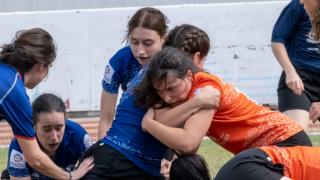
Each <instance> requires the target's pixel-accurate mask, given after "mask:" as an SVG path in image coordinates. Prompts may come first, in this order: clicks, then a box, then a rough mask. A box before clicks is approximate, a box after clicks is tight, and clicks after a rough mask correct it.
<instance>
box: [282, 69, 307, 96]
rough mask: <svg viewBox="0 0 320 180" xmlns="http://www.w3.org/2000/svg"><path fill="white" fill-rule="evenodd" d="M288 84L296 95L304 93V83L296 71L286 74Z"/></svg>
mask: <svg viewBox="0 0 320 180" xmlns="http://www.w3.org/2000/svg"><path fill="white" fill-rule="evenodd" d="M286 84H287V86H288V87H289V88H290V89H291V90H292V91H293V92H294V93H295V94H296V95H301V94H302V92H303V91H304V85H303V82H302V80H301V78H300V76H299V75H298V73H297V72H296V71H294V72H290V73H288V74H286Z"/></svg>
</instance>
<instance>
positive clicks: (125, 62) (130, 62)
mask: <svg viewBox="0 0 320 180" xmlns="http://www.w3.org/2000/svg"><path fill="white" fill-rule="evenodd" d="M140 69H141V65H140V63H139V62H138V61H137V60H136V58H135V57H134V56H133V54H132V51H131V49H130V47H124V48H122V49H120V50H119V51H118V52H117V53H116V54H115V55H114V56H113V57H112V58H111V59H110V60H109V62H108V64H107V65H106V68H105V72H104V77H103V80H102V87H103V89H104V90H105V91H106V92H108V93H118V90H119V87H120V86H121V88H122V90H123V91H126V90H127V83H128V82H129V81H130V80H131V79H132V78H133V77H135V75H136V74H137V73H138V72H139V70H140Z"/></svg>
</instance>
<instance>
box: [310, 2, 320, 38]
mask: <svg viewBox="0 0 320 180" xmlns="http://www.w3.org/2000/svg"><path fill="white" fill-rule="evenodd" d="M311 24H312V29H311V32H312V34H313V38H314V40H316V41H319V40H320V7H319V8H318V9H317V10H316V11H315V12H314V13H313V15H312V20H311Z"/></svg>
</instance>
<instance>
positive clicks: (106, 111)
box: [98, 90, 118, 139]
mask: <svg viewBox="0 0 320 180" xmlns="http://www.w3.org/2000/svg"><path fill="white" fill-rule="evenodd" d="M117 98H118V94H115V93H109V92H106V91H105V90H102V93H101V103H100V105H101V106H100V120H99V127H98V135H99V139H101V138H103V137H104V136H105V135H106V131H108V130H109V129H110V128H111V125H112V122H113V118H114V113H115V107H116V103H117Z"/></svg>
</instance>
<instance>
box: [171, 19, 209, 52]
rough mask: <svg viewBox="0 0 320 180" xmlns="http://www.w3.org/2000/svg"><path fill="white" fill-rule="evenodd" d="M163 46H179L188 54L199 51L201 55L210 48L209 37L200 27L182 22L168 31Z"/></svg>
mask: <svg viewBox="0 0 320 180" xmlns="http://www.w3.org/2000/svg"><path fill="white" fill-rule="evenodd" d="M165 46H172V47H175V48H179V49H180V50H182V51H183V52H184V53H186V54H188V55H193V54H195V53H196V52H200V55H201V57H205V56H207V55H208V52H209V50H210V39H209V37H208V35H207V33H206V32H204V31H203V30H202V29H200V28H198V27H196V26H193V25H189V24H182V25H180V26H176V27H174V28H173V29H172V30H171V31H170V32H169V34H168V36H167V38H166V42H165Z"/></svg>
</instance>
